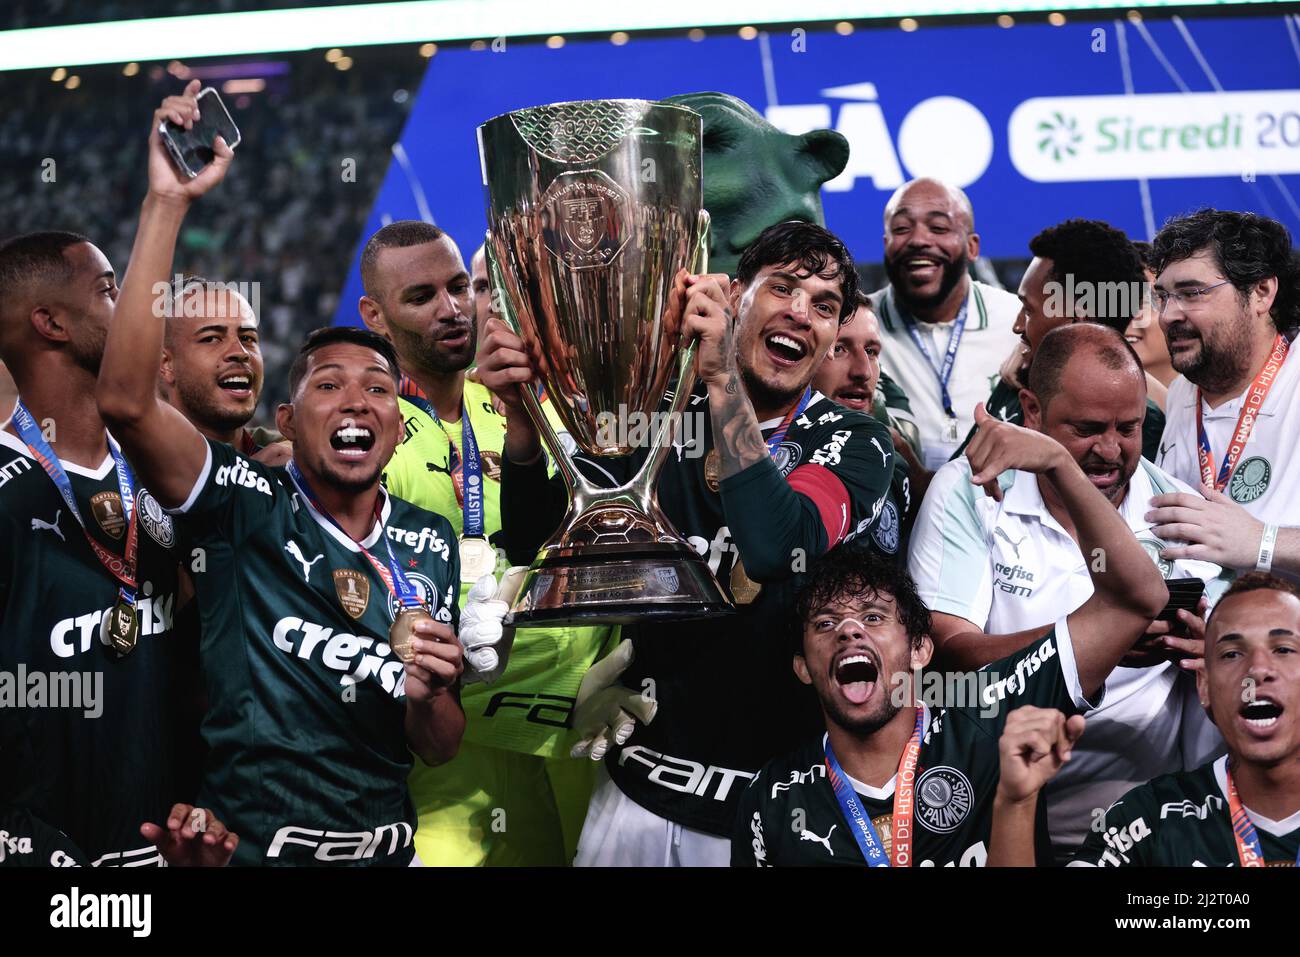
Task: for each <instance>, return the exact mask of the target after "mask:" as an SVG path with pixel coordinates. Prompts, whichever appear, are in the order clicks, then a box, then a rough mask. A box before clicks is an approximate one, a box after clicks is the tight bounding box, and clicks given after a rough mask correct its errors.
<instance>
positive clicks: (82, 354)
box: [68, 320, 108, 378]
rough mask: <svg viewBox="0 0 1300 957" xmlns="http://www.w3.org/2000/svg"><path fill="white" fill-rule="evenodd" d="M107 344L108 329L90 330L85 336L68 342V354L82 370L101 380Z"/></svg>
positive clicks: (76, 337) (75, 337)
mask: <svg viewBox="0 0 1300 957" xmlns="http://www.w3.org/2000/svg"><path fill="white" fill-rule="evenodd" d="M84 321H85V320H83V322H84ZM107 343H108V330H107V329H98V328H89V329H87V330H86V332H85V334H84V335H83V336H74V337H73V338H71V339H69V340H68V354H69V355H71V356H72V361H73V362H75V363H76V364H77V365H78V366H79V367H80V368H82V369H85V370H86V371H87V372H89V373H90V374H91V375H93V376H94V377H95V378H99V367H100V366H101V365H102V364H103V362H104V346H105V345H106V344H107Z"/></svg>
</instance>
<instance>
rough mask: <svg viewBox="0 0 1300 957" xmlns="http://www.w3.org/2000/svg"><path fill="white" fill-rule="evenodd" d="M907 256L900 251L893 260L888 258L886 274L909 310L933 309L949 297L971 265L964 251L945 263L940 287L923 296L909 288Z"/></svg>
mask: <svg viewBox="0 0 1300 957" xmlns="http://www.w3.org/2000/svg"><path fill="white" fill-rule="evenodd" d="M906 258H907V254H906V253H900V254H899V255H898V256H896V257H894V258H893V259H892V260H891V259H886V260H885V275H887V276H888V277H889V284H890V285H891V286H893V287H894V295H895V296H897V297H898V299H899V301H901V302H902V303H903V305H905V306H906V307H907V308H908V310H909V311H914V310H916V309H933V308H934V307H935V306H937V305H939V303H941V302H943V301H944V300H945V299H947V298H948V296H949V295H950V294H951V293H952V291H953V290H954V289H956V288H957V284H958V283H959V282H961V277H962V276H964V275H965V274H966V269H967V267H968V266H969V265H970V259H969V258H968V257H967V256H966V253H965V252H964V251H963V252H962V254H961V255H960V256H958V257H957V258H956V259H951V260H949V261H947V262H945V263H943V272H942V274H941V276H940V277H939V289H938V290H937V291H936V292H935V293H934V294H933V295H930V296H921V295H917V294H915V293H913V292H912V291H911V290H910V289H909V288H908V285H907V270H906V268H904V266H903V260H904V259H906ZM931 258H937V257H931Z"/></svg>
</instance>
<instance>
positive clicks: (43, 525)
mask: <svg viewBox="0 0 1300 957" xmlns="http://www.w3.org/2000/svg"><path fill="white" fill-rule="evenodd" d="M62 514H63V509H59V510H58V511H57V512H55V513H54V521H52V522H42V521H41V520H40V519H39V518H34V519H32V531H33V532H53V533H54V534H55V535H57V536H59V540H60V541H62V542H63V543H64V544H67V541H68V540H67V539H66V538H64V537H63V532H62V530H60V528H59V516H60V515H62Z"/></svg>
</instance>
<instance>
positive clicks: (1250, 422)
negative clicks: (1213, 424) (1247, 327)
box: [1196, 333, 1290, 492]
mask: <svg viewBox="0 0 1300 957" xmlns="http://www.w3.org/2000/svg"><path fill="white" fill-rule="evenodd" d="M1289 348H1290V343H1288V342H1287V340H1286V337H1285V336H1283V335H1282V334H1281V333H1278V336H1277V338H1276V339H1274V340H1273V352H1272V353H1271V354H1270V355H1269V357H1268V361H1267V362H1265V363H1264V368H1263V369H1260V370H1259V375H1258V376H1256V377H1255V381H1254V382H1253V383H1252V384H1251V387H1250V392H1248V393H1247V394H1246V401H1245V402H1244V403H1242V406H1241V413H1240V414H1239V415H1238V416H1237V428H1236V429H1235V430H1234V431H1233V433H1232V442H1231V443H1230V444H1229V445H1228V451H1227V452H1226V453H1225V454H1224V456H1223V464H1222V465H1221V466H1220V467H1219V474H1218V477H1217V478H1216V477H1215V475H1214V457H1213V453H1212V452H1211V451H1210V437H1209V436H1208V435H1207V434H1206V433H1205V423H1204V422H1202V421H1201V419H1202V414H1201V390H1200V389H1197V390H1196V452H1197V455H1198V457H1199V458H1200V461H1201V481H1202V482H1204V483H1205V485H1206V486H1207V487H1212V488H1213V489H1214V490H1215V491H1216V492H1222V491H1223V489H1224V487H1225V486H1227V484H1228V479H1229V478H1230V477H1231V476H1232V470H1233V469H1235V468H1236V467H1237V461H1238V460H1239V459H1240V458H1241V453H1242V452H1244V451H1245V450H1246V442H1247V441H1248V440H1249V439H1250V433H1251V432H1252V431H1253V430H1254V428H1255V418H1256V417H1257V416H1258V415H1259V410H1260V409H1262V408H1263V407H1264V398H1265V396H1267V395H1268V392H1269V390H1270V389H1271V388H1273V382H1274V381H1275V380H1276V378H1277V374H1278V371H1279V370H1280V369H1281V368H1282V363H1283V362H1285V361H1286V354H1287V351H1288V350H1289Z"/></svg>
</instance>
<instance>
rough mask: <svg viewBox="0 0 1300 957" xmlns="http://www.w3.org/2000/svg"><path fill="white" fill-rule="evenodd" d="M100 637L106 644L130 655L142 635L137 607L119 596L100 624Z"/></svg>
mask: <svg viewBox="0 0 1300 957" xmlns="http://www.w3.org/2000/svg"><path fill="white" fill-rule="evenodd" d="M99 637H100V640H101V641H102V642H103V643H104V644H106V645H112V647H113V650H114V651H116V652H117V653H118V654H119V655H129V654H130V653H131V652H132V651H134V650H135V645H136V641H137V639H138V638H139V637H140V623H139V621H137V619H136V617H135V609H134V608H133V607H131V606H130V605H128V604H127V603H126V601H125V600H123V599H121V598H119V599H118V600H117V603H116V604H115V605H113V607H112V608H110V609H109V610H108V614H107V615H105V616H104V621H103V623H101V624H100V626H99Z"/></svg>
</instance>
